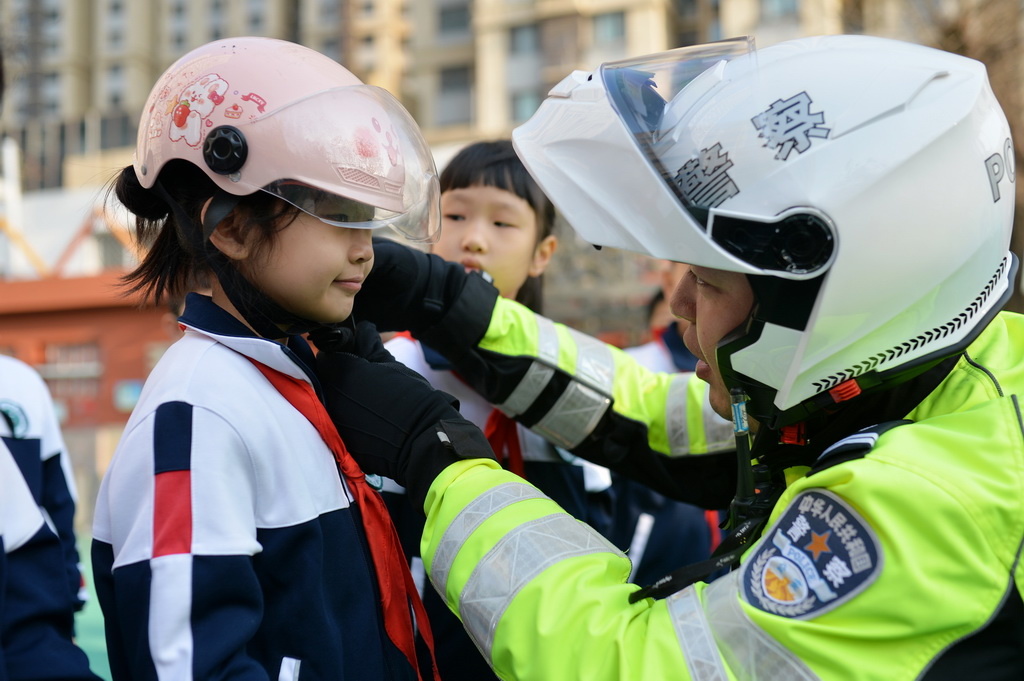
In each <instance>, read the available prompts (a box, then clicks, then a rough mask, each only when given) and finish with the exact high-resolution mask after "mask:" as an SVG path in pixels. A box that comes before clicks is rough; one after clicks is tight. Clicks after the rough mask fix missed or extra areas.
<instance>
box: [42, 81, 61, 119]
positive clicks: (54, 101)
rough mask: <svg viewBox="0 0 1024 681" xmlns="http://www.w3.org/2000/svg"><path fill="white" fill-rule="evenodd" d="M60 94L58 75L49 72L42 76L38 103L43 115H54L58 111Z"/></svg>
mask: <svg viewBox="0 0 1024 681" xmlns="http://www.w3.org/2000/svg"><path fill="white" fill-rule="evenodd" d="M60 93H61V78H60V74H59V73H53V72H51V73H47V74H46V75H44V76H43V85H42V88H41V93H40V94H41V97H40V100H41V102H40V103H41V104H42V109H43V113H44V114H56V113H58V112H59V111H60Z"/></svg>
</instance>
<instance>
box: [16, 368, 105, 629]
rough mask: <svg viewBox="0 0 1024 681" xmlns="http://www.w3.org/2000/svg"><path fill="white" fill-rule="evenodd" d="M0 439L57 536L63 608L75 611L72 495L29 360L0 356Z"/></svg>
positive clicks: (67, 467) (56, 433) (80, 599)
mask: <svg viewBox="0 0 1024 681" xmlns="http://www.w3.org/2000/svg"><path fill="white" fill-rule="evenodd" d="M0 439H2V440H3V442H4V443H5V444H6V445H7V448H8V449H9V450H10V451H11V454H12V455H13V456H14V460H15V462H16V463H17V464H18V469H19V470H20V471H21V475H22V477H24V478H25V482H26V483H27V484H28V488H29V490H30V491H31V492H32V497H33V498H34V499H35V501H36V504H37V505H38V506H39V510H40V511H41V512H42V514H43V516H44V517H45V518H46V519H47V520H48V521H49V523H50V525H51V526H52V527H53V529H54V531H55V532H56V533H57V536H58V537H59V538H60V543H61V550H62V553H63V558H62V560H63V564H64V579H65V580H67V583H68V590H67V598H68V602H67V607H69V608H71V609H72V610H80V609H81V608H82V605H83V604H84V603H85V598H86V590H85V589H84V588H83V584H82V573H81V565H80V564H79V560H78V545H77V543H76V539H75V505H76V503H77V493H76V491H75V478H74V475H73V474H72V470H71V460H70V458H69V456H68V451H67V446H66V445H65V444H64V437H63V435H62V433H61V430H60V424H59V423H58V421H57V412H56V410H55V409H54V405H53V399H52V397H51V396H50V390H49V388H47V387H46V382H45V381H43V377H42V376H40V375H39V373H38V372H37V371H36V370H35V369H33V368H32V367H31V366H29V365H28V364H25V363H24V362H22V361H21V360H19V359H15V358H14V357H8V356H6V355H0ZM64 591H65V590H64V589H61V592H60V593H62V594H63V593H64Z"/></svg>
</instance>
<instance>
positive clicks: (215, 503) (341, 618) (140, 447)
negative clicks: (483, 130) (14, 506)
mask: <svg viewBox="0 0 1024 681" xmlns="http://www.w3.org/2000/svg"><path fill="white" fill-rule="evenodd" d="M179 321H180V322H181V324H182V325H183V326H184V327H185V335H184V336H183V337H182V338H181V339H180V340H179V341H177V342H176V343H175V344H174V345H172V346H171V347H170V348H169V349H168V351H167V352H166V353H165V355H164V356H163V357H162V358H161V359H160V361H159V362H158V363H157V365H156V367H155V368H154V369H153V372H152V374H151V375H150V377H149V379H148V380H147V381H146V385H145V387H144V388H143V391H142V394H141V396H140V399H139V403H138V405H137V406H136V408H135V410H134V411H133V413H132V415H131V417H130V419H129V421H128V424H127V426H126V429H125V432H124V435H123V436H122V438H121V441H120V443H119V445H118V447H117V450H116V451H115V453H114V457H113V460H112V461H111V464H110V468H109V469H108V471H107V473H106V475H105V477H104V479H103V482H102V484H101V487H100V491H99V497H98V499H97V504H96V519H95V525H94V528H93V537H94V543H93V549H92V552H93V560H92V562H93V572H94V580H95V582H96V590H97V595H98V597H99V600H100V604H101V605H102V606H103V613H104V617H105V620H106V638H107V649H108V654H109V657H110V668H111V673H112V675H113V678H114V681H121V680H127V679H132V680H133V681H141V680H148V679H174V681H189V680H190V679H202V680H203V681H208V680H209V681H213V680H215V679H226V678H231V679H268V678H269V679H274V680H275V681H287V680H290V679H299V678H301V679H302V681H313V680H319V679H336V680H352V681H364V680H366V679H415V678H416V674H415V671H414V670H413V669H412V668H411V667H410V666H409V664H408V662H406V660H405V658H404V657H403V656H402V654H401V652H400V651H399V650H398V649H397V648H396V647H395V646H394V645H393V644H392V643H391V642H390V641H389V640H388V638H387V636H386V634H385V633H384V628H383V623H382V616H381V611H380V606H379V603H380V597H379V594H378V588H377V584H376V578H375V576H374V571H373V566H372V563H371V562H370V555H369V548H368V546H367V543H366V539H365V534H364V532H363V530H362V525H361V520H360V518H359V516H358V515H357V513H358V510H357V509H356V508H355V507H353V506H352V496H351V494H350V493H349V491H348V488H347V486H346V484H345V482H344V481H343V479H342V478H341V476H340V473H339V471H338V468H337V466H336V464H335V460H334V458H333V455H332V453H331V451H330V450H329V449H328V447H327V445H326V444H325V443H324V442H323V440H322V439H321V437H320V435H319V433H318V432H317V430H316V428H315V427H314V426H313V425H312V424H310V423H309V422H308V421H307V420H306V418H305V417H304V416H303V415H302V414H301V413H299V411H297V410H296V409H295V408H293V407H292V406H291V404H289V403H288V402H287V401H286V400H285V398H284V397H282V396H281V394H280V393H279V392H278V391H277V390H276V389H275V388H274V387H273V386H272V385H271V384H270V382H269V381H268V380H267V379H266V378H265V377H264V376H263V375H262V374H261V373H260V371H259V370H258V369H257V367H256V366H254V365H253V364H252V362H251V361H250V359H249V358H252V359H255V360H257V361H259V362H262V363H263V364H265V365H267V366H269V367H271V368H273V369H276V370H277V371H280V372H283V373H285V374H287V375H289V376H292V377H294V378H297V379H300V380H305V381H308V382H310V383H311V384H312V385H313V386H314V387H316V388H317V392H318V394H319V384H318V382H317V380H316V378H315V376H314V375H313V372H312V370H311V369H310V366H311V364H312V361H313V355H312V352H311V351H310V348H309V346H308V344H306V342H305V341H304V340H302V339H301V338H298V337H295V338H292V339H291V340H290V341H289V344H288V347H285V346H283V345H281V344H280V343H277V342H274V341H271V340H266V339H262V338H258V337H256V336H254V335H253V334H252V332H250V331H249V330H248V329H247V328H246V327H245V326H244V325H242V324H241V323H240V322H239V321H237V320H236V319H234V318H233V317H231V316H230V315H229V314H228V313H227V312H225V311H224V310H222V309H221V308H220V307H218V306H217V305H215V304H214V303H213V302H212V301H211V300H210V299H209V298H207V297H205V296H200V295H198V294H190V295H189V296H188V299H187V301H186V308H185V312H184V314H183V315H182V317H181V319H180V320H179Z"/></svg>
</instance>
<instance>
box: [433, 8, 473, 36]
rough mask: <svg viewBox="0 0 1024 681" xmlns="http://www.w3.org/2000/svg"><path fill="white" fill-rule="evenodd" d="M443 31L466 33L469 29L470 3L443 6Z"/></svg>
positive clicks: (441, 20)
mask: <svg viewBox="0 0 1024 681" xmlns="http://www.w3.org/2000/svg"><path fill="white" fill-rule="evenodd" d="M439 29H440V32H441V33H465V32H468V31H469V5H456V6H453V7H442V8H441V11H440V14H439Z"/></svg>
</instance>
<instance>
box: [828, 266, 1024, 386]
mask: <svg viewBox="0 0 1024 681" xmlns="http://www.w3.org/2000/svg"><path fill="white" fill-rule="evenodd" d="M1007 265H1008V259H1007V258H1003V261H1002V262H1001V263H999V268H998V269H997V270H996V272H995V274H993V275H992V278H991V279H989V280H988V283H987V284H985V288H984V289H982V291H981V293H979V294H978V296H977V297H976V298H975V299H974V300H973V301H971V304H970V305H968V306H967V308H966V309H965V310H964V311H963V312H961V313H960V314H958V315H957V316H956V317H954V318H953V319H951V320H950V321H948V322H946V323H945V324H943V325H942V326H937V327H935V328H934V329H932V330H930V331H926V332H925V333H923V334H921V335H919V336H917V337H915V338H912V339H910V340H908V341H905V342H903V343H900V344H899V345H897V346H896V347H893V348H889V349H888V350H886V351H885V352H880V353H878V354H877V355H875V356H873V357H871V358H869V359H867V360H865V361H863V362H860V363H859V364H856V365H854V366H852V367H850V368H849V369H846V370H845V371H841V372H839V373H837V374H832V375H831V376H829V377H828V378H824V379H822V380H820V381H814V382H813V383H812V384H811V385H813V386H814V390H815V392H816V393H820V392H824V391H826V390H831V389H832V388H834V387H835V386H837V385H839V384H840V383H844V382H846V381H848V380H850V379H851V378H855V377H857V376H860V375H861V374H865V373H867V372H869V371H871V370H873V369H874V368H875V367H877V366H878V365H879V364H887V363H889V362H892V361H893V360H895V359H898V358H900V357H902V356H903V355H905V354H907V353H908V352H913V351H914V350H917V349H918V348H920V347H923V346H925V345H928V344H930V343H933V342H935V341H937V340H939V339H941V338H945V337H947V336H949V335H950V334H952V333H954V332H955V331H958V330H959V329H960V328H962V327H963V326H964V325H965V324H967V323H968V322H970V321H971V320H972V319H974V318H975V317H976V316H977V315H978V313H979V312H981V310H982V309H983V308H984V307H985V303H986V302H987V301H988V299H989V298H990V297H991V296H992V293H993V292H994V291H995V289H996V284H997V283H998V282H999V280H1000V279H1002V278H1003V275H1004V274H1005V273H1006V268H1007Z"/></svg>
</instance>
